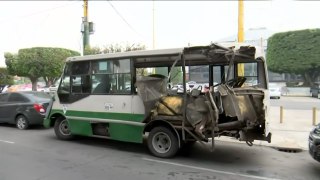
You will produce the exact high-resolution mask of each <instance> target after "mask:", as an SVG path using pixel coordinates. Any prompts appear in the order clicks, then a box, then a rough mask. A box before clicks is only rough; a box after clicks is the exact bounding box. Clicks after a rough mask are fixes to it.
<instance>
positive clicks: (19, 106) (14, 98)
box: [6, 93, 31, 123]
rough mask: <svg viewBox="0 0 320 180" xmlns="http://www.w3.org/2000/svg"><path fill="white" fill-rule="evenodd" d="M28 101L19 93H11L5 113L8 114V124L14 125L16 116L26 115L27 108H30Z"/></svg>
mask: <svg viewBox="0 0 320 180" xmlns="http://www.w3.org/2000/svg"><path fill="white" fill-rule="evenodd" d="M28 102H29V99H28V98H26V97H24V96H23V95H21V94H19V93H11V94H10V96H9V98H8V102H7V109H6V113H7V114H8V115H7V116H8V123H15V119H16V116H17V114H25V113H28V112H27V111H26V109H27V107H28V106H31V105H30V103H28Z"/></svg>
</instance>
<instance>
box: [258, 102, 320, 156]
mask: <svg viewBox="0 0 320 180" xmlns="http://www.w3.org/2000/svg"><path fill="white" fill-rule="evenodd" d="M318 112H319V110H318ZM318 112H317V120H319V113H318ZM269 125H270V132H271V133H272V139H271V143H270V144H269V143H267V142H260V143H259V144H261V145H266V146H272V147H282V148H302V149H303V150H308V137H309V133H310V131H311V129H312V128H313V127H314V126H313V125H312V110H311V109H310V110H292V109H283V123H280V107H271V109H270V124H269Z"/></svg>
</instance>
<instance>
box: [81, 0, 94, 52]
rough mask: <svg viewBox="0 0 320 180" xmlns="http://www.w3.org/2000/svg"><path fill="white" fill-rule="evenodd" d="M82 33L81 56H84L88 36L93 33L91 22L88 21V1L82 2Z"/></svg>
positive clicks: (88, 41) (88, 45) (87, 45)
mask: <svg viewBox="0 0 320 180" xmlns="http://www.w3.org/2000/svg"><path fill="white" fill-rule="evenodd" d="M81 33H82V42H83V43H82V55H84V52H85V49H86V47H90V34H93V33H94V24H93V22H89V21H88V0H83V17H82V24H81Z"/></svg>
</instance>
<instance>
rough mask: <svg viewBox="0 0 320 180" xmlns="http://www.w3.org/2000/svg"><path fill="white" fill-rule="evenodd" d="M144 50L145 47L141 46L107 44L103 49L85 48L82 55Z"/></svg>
mask: <svg viewBox="0 0 320 180" xmlns="http://www.w3.org/2000/svg"><path fill="white" fill-rule="evenodd" d="M145 49H146V47H145V46H144V45H141V44H133V45H129V44H125V45H121V44H108V45H106V46H104V48H100V47H86V49H85V51H84V55H92V54H107V53H117V52H127V51H138V50H145Z"/></svg>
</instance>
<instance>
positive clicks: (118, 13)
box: [107, 0, 145, 39]
mask: <svg viewBox="0 0 320 180" xmlns="http://www.w3.org/2000/svg"><path fill="white" fill-rule="evenodd" d="M107 1H108V3H109V4H110V6H111V7H112V9H113V10H114V11H115V12H116V13H117V15H118V16H119V17H120V18H121V19H122V20H123V21H124V22H125V23H126V24H127V26H129V28H130V29H131V30H132V31H134V32H135V33H136V34H137V35H139V36H140V37H141V38H143V39H145V38H144V37H143V36H142V35H141V34H140V33H138V32H137V31H136V30H135V29H134V28H133V27H132V26H131V25H130V24H129V23H128V21H127V20H126V19H125V18H124V17H123V16H122V15H121V14H120V12H119V11H118V10H117V9H116V8H115V7H114V6H113V4H112V3H111V2H110V0H107Z"/></svg>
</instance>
